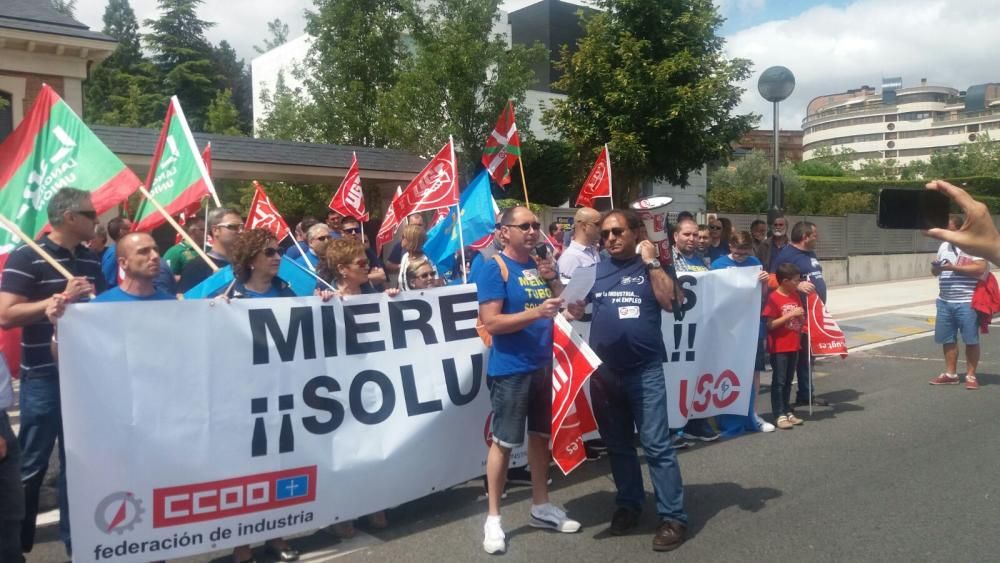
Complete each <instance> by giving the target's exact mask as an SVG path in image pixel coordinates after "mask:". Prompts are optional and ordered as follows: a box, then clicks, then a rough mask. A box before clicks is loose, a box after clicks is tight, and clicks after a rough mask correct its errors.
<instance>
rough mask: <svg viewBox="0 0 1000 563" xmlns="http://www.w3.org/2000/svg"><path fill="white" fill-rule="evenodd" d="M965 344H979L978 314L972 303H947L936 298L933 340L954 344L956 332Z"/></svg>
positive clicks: (956, 340) (956, 339)
mask: <svg viewBox="0 0 1000 563" xmlns="http://www.w3.org/2000/svg"><path fill="white" fill-rule="evenodd" d="M959 331H961V332H962V342H965V345H966V346H975V345H976V344H979V315H978V314H977V313H976V310H975V309H973V308H972V303H949V302H947V301H942V300H941V299H938V300H937V317H935V319H934V342H936V343H938V344H955V343H956V342H958V332H959Z"/></svg>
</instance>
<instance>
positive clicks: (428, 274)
mask: <svg viewBox="0 0 1000 563" xmlns="http://www.w3.org/2000/svg"><path fill="white" fill-rule="evenodd" d="M414 277H417V278H420V279H422V280H429V279H432V278H434V277H436V276H435V275H434V272H424V273H422V274H417V275H416V276H414Z"/></svg>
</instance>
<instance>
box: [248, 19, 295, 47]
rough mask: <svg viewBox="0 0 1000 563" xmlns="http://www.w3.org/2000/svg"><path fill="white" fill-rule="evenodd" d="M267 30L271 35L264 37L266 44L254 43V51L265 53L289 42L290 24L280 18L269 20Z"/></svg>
mask: <svg viewBox="0 0 1000 563" xmlns="http://www.w3.org/2000/svg"><path fill="white" fill-rule="evenodd" d="M267 32H268V34H270V37H269V38H266V39H264V46H263V47H261V46H258V45H254V46H253V50H254V51H257V52H258V53H260V54H263V53H266V52H268V51H270V50H272V49H275V48H277V47H281V46H282V45H284V44H285V43H288V24H287V23H285V22H283V21H281V20H280V19H279V18H274V19H273V20H271V21H269V22H267Z"/></svg>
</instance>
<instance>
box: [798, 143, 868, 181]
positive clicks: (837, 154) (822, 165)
mask: <svg viewBox="0 0 1000 563" xmlns="http://www.w3.org/2000/svg"><path fill="white" fill-rule="evenodd" d="M795 170H796V172H798V173H799V175H801V176H853V175H854V174H855V170H854V149H849V148H838V149H836V150H834V149H833V148H831V147H820V148H818V149H816V150H815V151H813V157H812V158H810V159H809V160H803V161H802V162H799V163H796V164H795Z"/></svg>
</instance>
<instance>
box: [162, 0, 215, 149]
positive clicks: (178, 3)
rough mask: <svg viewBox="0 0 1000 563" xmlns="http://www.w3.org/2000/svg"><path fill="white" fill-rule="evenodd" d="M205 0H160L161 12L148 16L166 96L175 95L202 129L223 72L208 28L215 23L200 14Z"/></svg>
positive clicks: (187, 113)
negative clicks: (209, 37)
mask: <svg viewBox="0 0 1000 563" xmlns="http://www.w3.org/2000/svg"><path fill="white" fill-rule="evenodd" d="M203 1H204V0H157V5H158V6H159V9H160V16H159V17H158V18H157V19H149V20H146V22H145V23H146V25H147V26H149V27H150V28H151V32H150V33H149V34H148V35H146V37H145V40H146V45H147V46H148V47H149V49H150V51H152V53H153V62H154V63H155V65H156V67H157V69H158V71H159V74H160V81H161V92H162V94H163V96H164V97H169V96H171V95H176V96H177V97H178V98H179V99H180V101H181V104H182V105H183V107H184V113H185V115H186V116H187V119H188V121H189V122H190V123H191V126H192V127H193V128H194V129H197V130H200V129H201V128H202V126H203V124H204V122H205V113H206V112H207V111H208V106H209V104H211V103H212V100H213V99H214V98H215V92H216V90H217V89H218V85H219V83H220V82H221V76H220V73H219V71H218V70H217V67H216V65H215V64H213V59H212V56H213V49H212V46H211V45H210V44H209V42H208V40H207V39H206V38H205V31H207V30H208V29H210V28H211V27H212V26H214V25H215V24H213V23H211V22H207V21H204V20H202V19H200V18H198V14H197V9H198V7H199V6H200V5H201V4H202V3H203Z"/></svg>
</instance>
